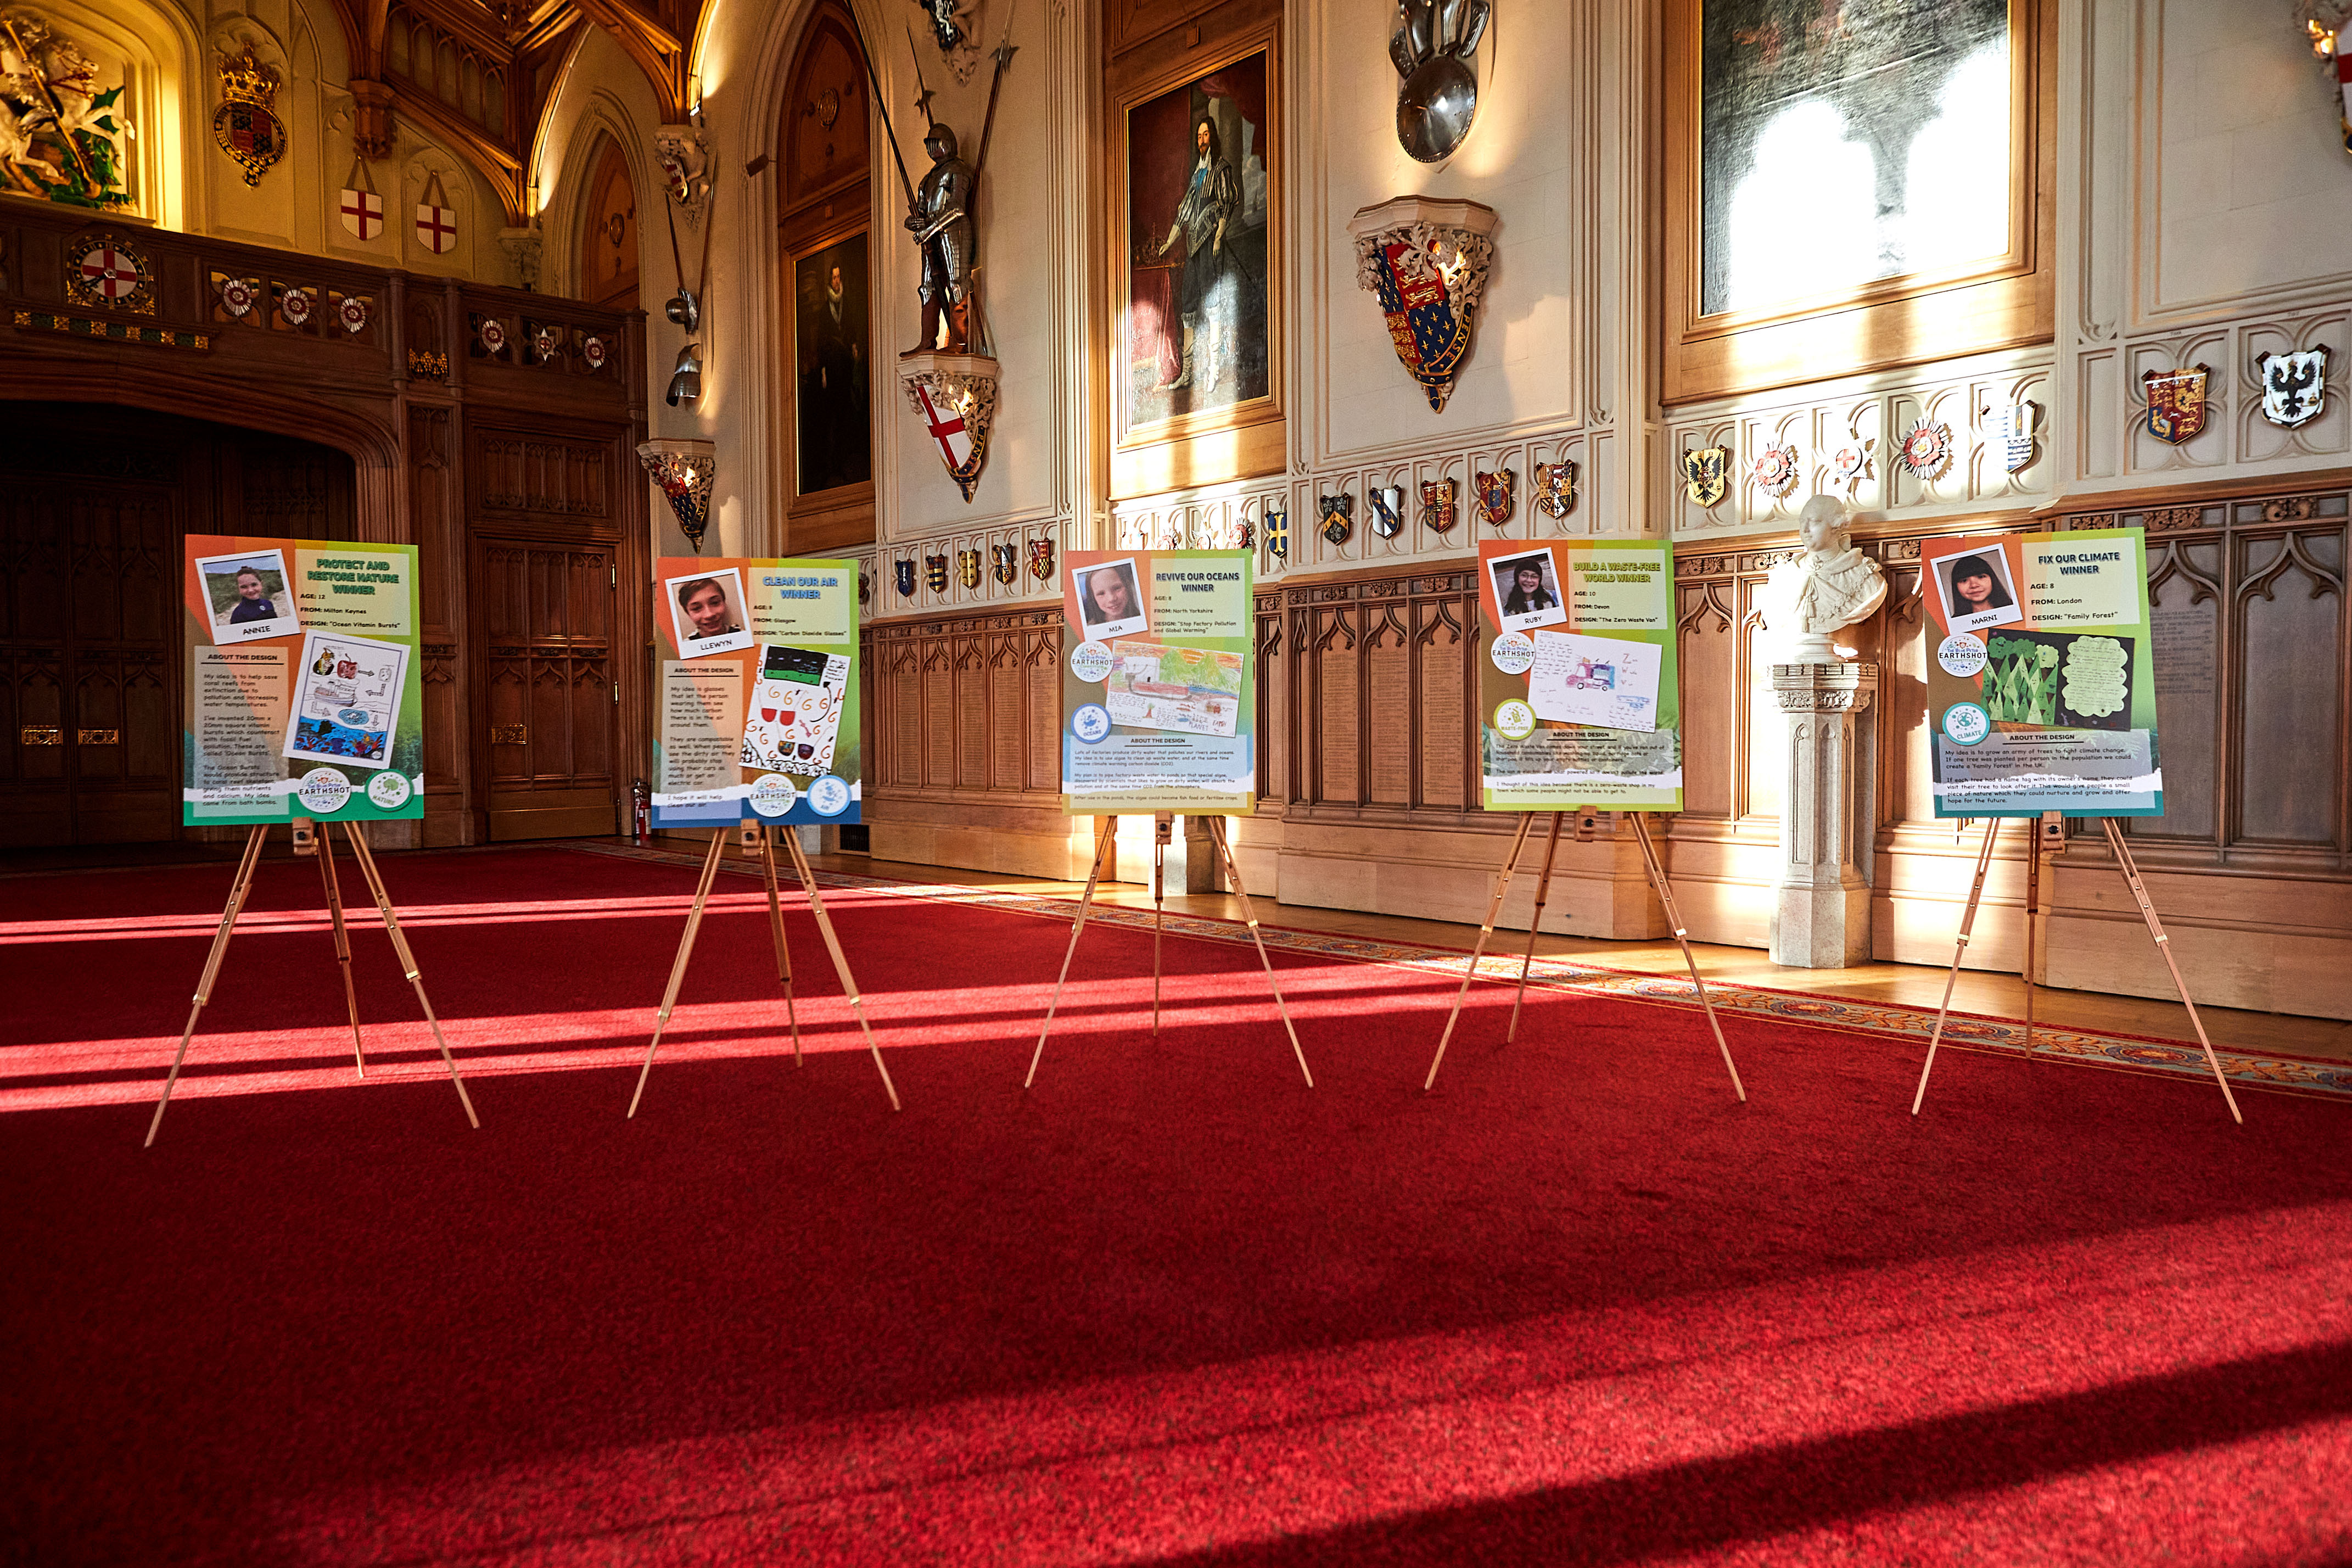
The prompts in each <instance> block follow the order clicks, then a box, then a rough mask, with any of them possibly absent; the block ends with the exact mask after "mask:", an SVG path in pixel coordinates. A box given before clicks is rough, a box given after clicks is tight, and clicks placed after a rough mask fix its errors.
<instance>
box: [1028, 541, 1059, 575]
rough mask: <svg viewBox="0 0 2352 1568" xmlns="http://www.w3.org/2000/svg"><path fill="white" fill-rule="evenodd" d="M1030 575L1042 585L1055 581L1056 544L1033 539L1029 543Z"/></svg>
mask: <svg viewBox="0 0 2352 1568" xmlns="http://www.w3.org/2000/svg"><path fill="white" fill-rule="evenodd" d="M1029 575H1031V576H1032V577H1034V578H1036V579H1037V581H1039V582H1040V583H1050V582H1052V581H1053V580H1054V542H1053V541H1052V540H1050V539H1033V540H1031V541H1030V542H1029Z"/></svg>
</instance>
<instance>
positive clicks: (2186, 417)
mask: <svg viewBox="0 0 2352 1568" xmlns="http://www.w3.org/2000/svg"><path fill="white" fill-rule="evenodd" d="M2211 374H2213V373H2212V367H2211V366H2210V365H2202V364H2193V365H2189V366H2187V367H2186V368H2184V369H2181V370H2147V371H2142V372H2141V373H2140V377H2139V379H2140V383H2141V384H2142V385H2144V386H2146V387H2147V433H2148V434H2149V435H2151V436H2153V437H2156V438H2157V439H2158V440H2159V441H2167V442H2169V443H2171V444H2172V445H2173V446H2175V447H2178V446H2179V445H2180V444H2181V443H2182V442H2184V441H2190V440H2194V439H2195V438H2196V437H2197V436H2198V435H2199V434H2200V432H2202V431H2203V430H2204V428H2205V382H2206V378H2207V377H2208V376H2210V375H2211Z"/></svg>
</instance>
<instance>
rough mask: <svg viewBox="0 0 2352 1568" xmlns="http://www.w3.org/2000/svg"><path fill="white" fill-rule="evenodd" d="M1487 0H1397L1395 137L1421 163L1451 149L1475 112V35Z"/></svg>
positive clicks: (1392, 40) (1480, 33) (1392, 41)
mask: <svg viewBox="0 0 2352 1568" xmlns="http://www.w3.org/2000/svg"><path fill="white" fill-rule="evenodd" d="M1491 16H1493V9H1492V6H1491V5H1490V4H1489V0H1400V4H1399V5H1398V6H1397V12H1396V26H1395V28H1394V30H1393V31H1391V33H1390V34H1389V58H1390V59H1391V60H1392V61H1394V62H1395V64H1396V68H1397V75H1398V76H1400V77H1402V78H1403V81H1402V83H1401V84H1400V85H1399V86H1398V88H1397V111H1396V127H1397V141H1398V142H1400V143H1401V144H1402V146H1403V148H1404V150H1405V151H1406V152H1407V153H1412V156H1413V157H1414V158H1416V159H1418V160H1419V161H1420V162H1422V163H1442V162H1443V161H1444V160H1445V159H1447V158H1450V157H1452V156H1453V155H1454V149H1455V148H1457V147H1459V146H1461V145H1462V139H1463V138H1464V137H1465V136H1467V135H1469V134H1470V121H1472V120H1473V119H1475V117H1476V116H1477V113H1478V65H1477V61H1476V59H1475V58H1474V57H1475V55H1476V54H1477V52H1478V40H1479V39H1480V38H1483V37H1486V23H1487V20H1488V19H1489V18H1490V17H1491Z"/></svg>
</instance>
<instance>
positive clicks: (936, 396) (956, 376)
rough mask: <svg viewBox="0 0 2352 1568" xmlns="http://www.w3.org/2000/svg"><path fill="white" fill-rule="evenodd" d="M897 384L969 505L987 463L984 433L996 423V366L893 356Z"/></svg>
mask: <svg viewBox="0 0 2352 1568" xmlns="http://www.w3.org/2000/svg"><path fill="white" fill-rule="evenodd" d="M898 384H899V386H900V388H901V389H902V390H904V391H905V393H906V395H907V406H908V407H909V408H911V409H913V410H914V412H915V417H916V418H917V419H918V420H919V421H921V423H922V426H923V430H924V434H925V435H926V436H928V437H929V439H930V441H931V442H932V444H933V445H934V446H936V447H938V448H939V453H940V462H942V463H944V464H946V465H947V470H948V478H950V479H953V480H954V481H955V482H956V488H957V489H961V491H963V499H964V500H965V502H966V503H967V504H969V503H970V501H971V492H972V490H973V489H975V488H976V487H977V486H978V485H979V483H980V470H981V469H982V468H983V467H985V466H986V465H987V462H988V429H989V426H991V425H992V424H994V423H995V420H996V362H995V361H994V360H992V359H990V358H989V357H988V356H987V355H985V354H950V353H936V352H932V351H929V350H918V351H917V352H915V353H908V354H900V355H899V356H898Z"/></svg>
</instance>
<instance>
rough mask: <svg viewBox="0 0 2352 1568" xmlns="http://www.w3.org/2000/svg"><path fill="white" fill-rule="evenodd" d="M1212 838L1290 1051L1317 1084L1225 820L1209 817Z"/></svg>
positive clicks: (1309, 1081)
mask: <svg viewBox="0 0 2352 1568" xmlns="http://www.w3.org/2000/svg"><path fill="white" fill-rule="evenodd" d="M1209 837H1212V838H1213V839H1215V840H1216V841H1217V854H1218V855H1219V856H1220V857H1221V858H1223V860H1224V863H1225V880H1227V881H1228V882H1231V883H1232V884H1233V885H1234V897H1235V898H1237V899H1239V900H1241V901H1242V917H1243V918H1244V920H1246V921H1249V931H1250V940H1251V941H1252V942H1255V943H1257V961H1258V962H1259V963H1263V964H1265V983H1266V984H1267V985H1269V986H1271V987H1272V988H1273V990H1274V1010H1275V1011H1276V1012H1277V1013H1279V1014H1281V1015H1282V1029H1283V1033H1285V1034H1286V1035H1288V1036H1289V1037H1290V1054H1291V1055H1292V1056H1294V1057H1297V1058H1298V1071H1299V1074H1300V1076H1301V1077H1303V1078H1305V1079H1307V1088H1309V1089H1313V1088H1314V1087H1315V1075H1314V1074H1313V1073H1311V1072H1308V1071H1307V1053H1306V1052H1305V1051H1303V1050H1300V1049H1299V1048H1298V1031H1297V1029H1295V1028H1293V1027H1291V1025H1290V1008H1289V1006H1288V1005H1286V1004H1285V1003H1284V1001H1283V1000H1282V983H1281V982H1280V981H1278V980H1276V978H1275V977H1274V960H1273V959H1271V958H1268V957H1267V956H1266V952H1265V938H1264V937H1262V936H1260V935H1259V934H1258V930H1257V910H1255V909H1254V908H1252V907H1251V905H1250V898H1249V889H1246V888H1244V887H1243V886H1242V868H1240V867H1239V866H1237V865H1235V864H1234V850H1233V846H1232V845H1230V844H1228V843H1226V842H1225V819H1224V818H1223V817H1222V816H1213V817H1211V818H1209Z"/></svg>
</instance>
